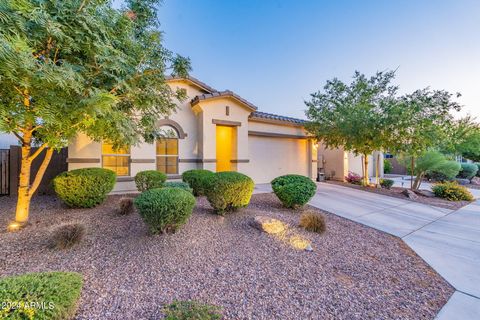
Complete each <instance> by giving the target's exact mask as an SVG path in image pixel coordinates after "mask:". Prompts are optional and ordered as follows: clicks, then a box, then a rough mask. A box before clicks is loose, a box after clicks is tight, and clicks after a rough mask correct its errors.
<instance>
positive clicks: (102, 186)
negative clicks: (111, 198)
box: [53, 168, 116, 208]
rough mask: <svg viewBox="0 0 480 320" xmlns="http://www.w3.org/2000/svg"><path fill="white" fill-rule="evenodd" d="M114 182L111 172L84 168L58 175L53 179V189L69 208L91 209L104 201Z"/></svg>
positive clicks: (114, 177) (113, 175) (114, 178)
mask: <svg viewBox="0 0 480 320" xmlns="http://www.w3.org/2000/svg"><path fill="white" fill-rule="evenodd" d="M115 181H116V174H115V172H113V171H112V170H108V169H103V168H84V169H76V170H72V171H67V172H63V173H61V174H59V175H58V176H56V177H55V178H54V179H53V188H54V190H55V193H56V194H57V196H58V197H59V198H60V199H62V201H63V202H65V203H66V204H67V205H68V206H69V207H77V208H91V207H94V206H96V205H98V204H100V203H102V202H103V201H105V199H106V198H107V195H108V193H110V192H111V191H112V190H113V187H114V186H115Z"/></svg>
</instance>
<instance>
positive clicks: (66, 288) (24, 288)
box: [0, 272, 83, 320]
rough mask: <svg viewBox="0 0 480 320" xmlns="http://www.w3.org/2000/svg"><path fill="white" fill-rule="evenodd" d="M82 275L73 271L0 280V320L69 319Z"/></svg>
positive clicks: (73, 313) (72, 314) (33, 274)
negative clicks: (0, 303)
mask: <svg viewBox="0 0 480 320" xmlns="http://www.w3.org/2000/svg"><path fill="white" fill-rule="evenodd" d="M82 285H83V280H82V276H81V275H80V274H79V273H76V272H40V273H28V274H24V275H20V276H13V277H6V278H3V279H0V301H1V302H2V304H3V305H2V306H1V307H0V318H1V319H45V320H46V319H58V320H64V319H73V318H74V316H75V313H76V312H77V307H78V301H79V299H80V292H81V290H82Z"/></svg>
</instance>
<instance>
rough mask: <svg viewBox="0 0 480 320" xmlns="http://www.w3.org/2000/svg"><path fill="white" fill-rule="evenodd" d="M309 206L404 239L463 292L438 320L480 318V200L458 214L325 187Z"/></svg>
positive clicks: (261, 188)
mask: <svg viewBox="0 0 480 320" xmlns="http://www.w3.org/2000/svg"><path fill="white" fill-rule="evenodd" d="M261 192H271V188H270V186H269V185H257V186H256V187H255V193H261ZM475 196H477V197H478V195H477V194H475ZM309 204H310V205H312V206H314V207H317V208H319V209H323V210H326V211H329V212H331V213H334V214H336V215H339V216H342V217H344V218H347V219H350V220H353V221H356V222H359V223H362V224H364V225H367V226H370V227H372V228H375V229H378V230H382V231H384V232H387V233H390V234H392V235H394V236H397V237H400V238H402V239H403V241H405V243H407V244H408V245H409V246H410V247H411V248H412V249H413V250H414V251H415V252H416V253H417V254H418V255H419V256H420V257H422V258H423V259H424V260H425V261H426V262H427V263H428V264H430V266H432V268H433V269H435V270H436V271H437V272H438V273H439V274H440V275H441V276H443V277H444V278H445V280H446V281H448V282H449V283H450V284H451V285H452V286H453V287H454V288H455V289H456V290H457V291H456V292H455V293H454V294H453V296H452V297H451V298H450V300H449V301H448V303H447V304H446V305H445V306H444V307H443V309H442V310H441V311H440V312H439V314H438V315H437V319H441V320H445V319H464V320H468V319H480V316H479V315H480V200H477V202H475V203H473V204H471V205H468V206H466V207H464V208H462V209H460V210H456V211H452V210H449V209H443V208H438V207H433V206H428V205H425V204H420V203H415V202H412V201H408V200H403V199H397V198H392V197H388V196H384V195H380V194H375V193H370V192H366V191H361V190H356V189H352V188H348V187H342V186H338V185H332V184H326V183H319V184H318V191H317V194H316V195H315V196H314V197H313V198H312V200H311V201H310V202H309Z"/></svg>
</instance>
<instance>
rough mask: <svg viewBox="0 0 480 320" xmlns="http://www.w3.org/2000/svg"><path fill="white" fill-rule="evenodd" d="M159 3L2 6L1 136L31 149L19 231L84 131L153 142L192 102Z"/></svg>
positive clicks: (25, 159)
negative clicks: (172, 82) (176, 80)
mask: <svg viewBox="0 0 480 320" xmlns="http://www.w3.org/2000/svg"><path fill="white" fill-rule="evenodd" d="M157 2H158V1H155V0H143V1H142V0H127V1H126V3H127V7H126V8H125V9H121V10H117V9H114V8H112V7H111V3H110V1H86V0H65V1H54V0H24V1H9V0H0V131H4V132H8V133H13V134H14V135H16V137H17V138H18V140H19V141H20V143H21V168H20V179H19V188H18V201H17V209H16V214H15V221H16V224H13V225H12V226H14V227H18V226H21V225H23V224H25V223H26V222H27V220H28V216H29V206H30V200H31V198H32V196H33V194H34V193H35V191H36V189H37V187H38V186H39V184H40V182H41V180H42V177H43V174H44V172H45V170H46V168H47V166H48V164H49V161H50V159H51V157H52V153H53V150H54V149H59V148H62V147H65V146H67V145H68V142H69V141H71V139H72V138H73V137H75V136H76V135H77V134H78V133H79V132H82V133H85V134H87V135H88V136H89V137H91V138H92V139H94V140H96V141H100V140H108V141H110V142H112V143H113V144H114V145H115V146H122V145H129V144H135V143H137V142H138V141H139V139H140V138H142V137H143V139H145V140H146V141H152V140H153V139H154V137H155V129H154V128H155V125H154V124H155V121H156V120H157V119H158V118H160V117H162V116H164V115H167V114H169V113H171V112H172V111H173V110H175V107H176V105H175V103H174V101H173V99H175V98H179V99H181V98H183V97H184V92H181V91H178V92H173V91H172V90H170V88H169V87H168V85H167V84H166V83H165V78H164V74H165V73H166V72H167V71H168V70H169V69H171V70H172V73H176V74H178V75H181V76H184V75H186V73H187V71H188V70H189V61H188V59H185V58H182V57H180V56H175V55H173V54H172V53H171V52H170V51H168V50H166V49H165V48H164V47H163V46H162V43H161V33H160V32H159V31H158V30H157V27H158V22H157V18H156V12H155V10H154V7H155V6H156V5H157ZM34 146H37V147H38V149H37V150H36V151H35V152H32V147H34ZM44 151H45V158H44V160H43V162H42V164H41V166H40V169H39V170H38V173H37V175H36V176H35V178H34V179H33V183H30V182H31V172H30V170H31V164H32V161H33V160H34V159H35V158H37V157H38V156H39V155H40V154H41V153H42V152H44Z"/></svg>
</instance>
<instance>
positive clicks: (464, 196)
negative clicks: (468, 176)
mask: <svg viewBox="0 0 480 320" xmlns="http://www.w3.org/2000/svg"><path fill="white" fill-rule="evenodd" d="M432 191H433V193H434V194H435V196H437V197H439V198H443V199H447V200H450V201H462V200H465V201H473V195H472V194H471V193H470V191H468V189H467V188H465V187H464V186H461V185H459V184H458V183H456V182H444V183H438V184H436V185H434V186H433V187H432Z"/></svg>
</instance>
